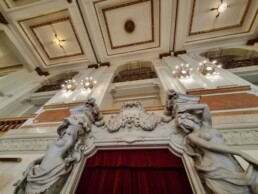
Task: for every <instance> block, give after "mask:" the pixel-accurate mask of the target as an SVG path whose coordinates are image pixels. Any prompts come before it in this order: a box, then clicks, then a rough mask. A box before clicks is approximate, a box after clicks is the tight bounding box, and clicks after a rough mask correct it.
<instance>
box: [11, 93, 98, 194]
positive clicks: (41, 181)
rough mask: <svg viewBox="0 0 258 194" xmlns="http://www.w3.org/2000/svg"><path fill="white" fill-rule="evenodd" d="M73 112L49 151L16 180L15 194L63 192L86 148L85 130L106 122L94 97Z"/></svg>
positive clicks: (62, 125)
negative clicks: (20, 178)
mask: <svg viewBox="0 0 258 194" xmlns="http://www.w3.org/2000/svg"><path fill="white" fill-rule="evenodd" d="M70 112H71V116H70V117H68V118H66V119H64V121H63V123H62V124H61V126H59V127H58V129H57V133H58V135H59V138H58V139H57V140H56V141H55V142H53V143H52V144H50V145H49V147H48V150H47V152H46V154H45V155H44V156H43V157H41V158H39V159H37V160H35V161H33V162H32V163H31V164H30V165H29V166H28V168H27V169H26V170H25V172H24V174H23V175H24V178H23V180H21V181H19V182H18V183H17V184H16V188H15V191H14V193H15V194H24V193H26V194H52V193H60V191H61V189H62V187H63V185H64V183H65V181H66V180H67V177H68V176H69V174H70V172H71V171H72V169H73V166H74V164H75V163H77V162H79V161H80V159H81V156H82V152H83V151H84V148H85V147H84V145H85V143H84V139H85V133H86V132H89V131H90V130H91V125H92V123H93V124H96V125H103V121H102V115H101V113H100V112H99V109H98V106H97V105H96V104H95V99H93V98H89V99H88V100H86V102H85V103H84V104H82V105H79V106H77V107H75V108H72V109H70Z"/></svg>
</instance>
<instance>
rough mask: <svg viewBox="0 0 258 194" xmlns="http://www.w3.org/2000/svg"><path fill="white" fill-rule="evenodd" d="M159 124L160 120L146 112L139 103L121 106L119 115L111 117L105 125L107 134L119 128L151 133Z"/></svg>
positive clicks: (128, 103)
mask: <svg viewBox="0 0 258 194" xmlns="http://www.w3.org/2000/svg"><path fill="white" fill-rule="evenodd" d="M160 122H161V118H160V117H158V116H157V115H155V114H154V113H148V112H146V111H145V110H144V109H143V107H142V105H141V104H140V103H139V102H127V103H124V104H123V105H122V108H121V110H120V113H119V114H118V115H116V116H111V117H110V119H109V120H108V122H107V124H106V128H107V129H108V131H109V132H117V131H119V129H121V128H126V127H127V128H128V129H129V130H131V129H132V128H133V127H136V128H141V129H142V130H145V131H152V130H154V129H155V127H156V126H157V125H158V124H159V123H160Z"/></svg>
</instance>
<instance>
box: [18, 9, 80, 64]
mask: <svg viewBox="0 0 258 194" xmlns="http://www.w3.org/2000/svg"><path fill="white" fill-rule="evenodd" d="M65 11H68V9H62V10H58V11H54V12H51V13H47V14H41V15H38V16H34V17H30V18H26V19H22V20H19V21H17V22H18V24H19V26H20V28H21V29H22V31H23V33H24V34H25V36H26V37H27V39H28V40H29V42H30V43H31V45H32V46H33V48H34V50H35V51H36V52H37V54H38V56H39V57H40V59H41V60H42V62H43V63H44V65H45V66H46V67H47V66H55V65H59V64H63V63H64V62H57V63H52V64H47V63H46V62H45V60H44V59H43V57H42V56H41V53H40V52H39V51H38V49H37V48H36V46H35V45H34V44H33V42H32V40H31V38H30V37H29V35H28V34H27V33H26V31H25V29H24V28H23V26H22V22H25V21H28V20H32V19H36V18H40V17H44V16H49V15H52V14H56V13H60V12H65ZM77 61H81V60H72V61H69V62H77Z"/></svg>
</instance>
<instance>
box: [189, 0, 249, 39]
mask: <svg viewBox="0 0 258 194" xmlns="http://www.w3.org/2000/svg"><path fill="white" fill-rule="evenodd" d="M224 3H227V8H226V10H225V11H223V12H219V11H218V8H219V6H220V5H221V1H220V0H193V9H192V16H191V23H190V30H189V35H195V34H202V33H208V32H213V31H218V30H225V29H230V28H236V27H241V26H242V24H243V21H244V19H245V17H246V13H247V11H248V9H249V6H250V3H251V0H227V1H225V2H224Z"/></svg>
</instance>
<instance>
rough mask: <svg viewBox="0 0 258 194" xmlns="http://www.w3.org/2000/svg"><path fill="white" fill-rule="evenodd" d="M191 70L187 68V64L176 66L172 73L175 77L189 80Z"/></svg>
mask: <svg viewBox="0 0 258 194" xmlns="http://www.w3.org/2000/svg"><path fill="white" fill-rule="evenodd" d="M192 70H193V68H191V67H190V66H189V64H181V65H177V66H176V68H175V70H174V71H173V72H172V73H173V74H174V75H175V76H176V77H178V78H180V79H183V78H191V77H192V76H191V75H190V73H189V72H190V71H192Z"/></svg>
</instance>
